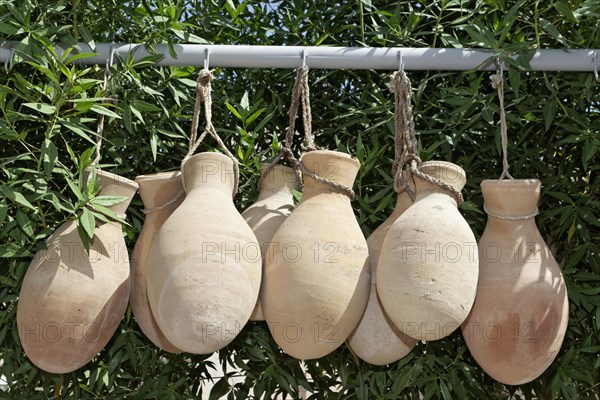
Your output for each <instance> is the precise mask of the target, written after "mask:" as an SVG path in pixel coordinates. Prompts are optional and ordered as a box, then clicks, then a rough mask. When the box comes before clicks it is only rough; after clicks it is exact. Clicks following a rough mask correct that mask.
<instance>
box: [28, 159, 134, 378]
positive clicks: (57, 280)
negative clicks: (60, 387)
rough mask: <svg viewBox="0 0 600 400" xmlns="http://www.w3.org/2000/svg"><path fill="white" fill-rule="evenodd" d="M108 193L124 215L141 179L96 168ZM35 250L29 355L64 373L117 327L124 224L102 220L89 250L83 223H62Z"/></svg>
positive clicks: (123, 283) (125, 288)
mask: <svg viewBox="0 0 600 400" xmlns="http://www.w3.org/2000/svg"><path fill="white" fill-rule="evenodd" d="M96 173H97V175H96V176H97V177H98V180H99V184H100V185H101V191H100V195H102V196H123V197H125V198H126V200H124V201H122V202H120V203H119V204H116V205H113V206H111V207H109V208H110V209H111V210H112V211H113V212H114V213H115V214H117V215H120V216H124V214H125V211H126V210H127V206H128V205H129V203H130V202H131V199H132V198H133V196H134V195H135V192H136V191H137V187H138V186H137V184H136V183H135V182H133V181H131V180H129V179H126V178H123V177H120V176H118V175H115V174H111V173H108V172H104V171H100V170H97V171H96ZM46 245H47V250H40V251H38V252H37V253H36V255H35V257H34V259H33V261H32V262H31V264H30V265H29V268H28V269H27V272H26V274H25V278H24V280H23V286H22V287H21V291H20V294H19V303H18V307H17V327H18V330H19V337H20V339H21V344H22V345H23V349H24V350H25V353H27V356H28V357H29V359H30V360H31V362H33V363H34V364H35V365H36V366H38V367H39V368H41V369H43V370H44V371H47V372H51V373H55V374H65V373H68V372H72V371H74V370H76V369H78V368H80V367H82V366H83V365H85V364H87V363H88V362H89V361H90V360H91V359H92V358H93V357H94V356H96V355H97V354H98V353H99V352H100V351H101V350H102V349H103V348H104V346H105V345H106V344H107V343H108V341H109V340H110V338H111V337H112V335H113V333H114V332H115V331H116V329H117V327H118V326H119V323H120V322H121V319H122V318H123V315H124V313H125V310H126V308H127V302H128V299H129V254H128V252H127V247H126V245H125V240H124V238H123V232H122V230H121V224H120V223H118V222H111V223H103V222H100V221H97V225H96V229H95V231H94V239H93V240H92V241H91V242H90V246H89V253H88V252H87V251H86V250H85V248H84V245H83V243H82V242H81V239H80V238H79V234H78V232H77V223H76V222H75V221H69V222H65V223H64V224H62V225H61V226H60V227H58V228H57V229H56V231H54V233H53V234H52V235H51V236H50V237H49V238H48V239H47V240H46Z"/></svg>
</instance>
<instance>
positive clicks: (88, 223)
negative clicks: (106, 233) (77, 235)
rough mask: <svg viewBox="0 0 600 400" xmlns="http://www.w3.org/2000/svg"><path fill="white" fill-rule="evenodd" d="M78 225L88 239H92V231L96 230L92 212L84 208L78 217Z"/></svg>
mask: <svg viewBox="0 0 600 400" xmlns="http://www.w3.org/2000/svg"><path fill="white" fill-rule="evenodd" d="M79 225H80V226H81V227H82V228H83V230H84V232H85V233H86V234H87V236H88V238H90V239H92V238H93V237H94V229H96V220H95V219H94V215H93V214H92V212H91V211H90V210H88V209H87V208H84V209H83V212H82V213H81V215H80V216H79Z"/></svg>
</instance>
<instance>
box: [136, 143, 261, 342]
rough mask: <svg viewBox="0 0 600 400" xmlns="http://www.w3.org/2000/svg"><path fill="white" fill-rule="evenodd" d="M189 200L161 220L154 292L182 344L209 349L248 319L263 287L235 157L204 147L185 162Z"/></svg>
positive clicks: (162, 317)
mask: <svg viewBox="0 0 600 400" xmlns="http://www.w3.org/2000/svg"><path fill="white" fill-rule="evenodd" d="M182 182H183V185H184V188H185V191H186V197H185V200H184V201H183V203H181V205H180V206H179V207H178V208H177V209H176V210H175V211H174V212H173V214H171V216H170V217H169V218H168V219H167V220H166V221H165V223H164V224H163V226H162V227H161V228H160V230H159V232H158V234H157V235H156V238H155V239H154V242H153V244H152V247H151V250H150V255H149V258H148V271H147V276H146V283H147V285H148V300H149V302H150V307H151V308H152V313H153V315H154V317H155V319H156V322H157V323H158V326H159V328H160V330H161V331H162V332H163V334H164V335H165V337H166V338H167V339H168V340H169V342H171V343H172V344H173V345H174V346H175V347H177V348H179V349H181V350H183V351H186V352H188V353H196V354H209V353H213V352H215V351H217V350H219V349H221V348H223V347H225V346H226V345H227V344H228V343H230V342H231V341H232V340H233V339H234V338H235V336H237V334H238V333H239V332H240V330H241V329H242V328H243V327H244V325H245V324H246V322H247V321H248V318H249V317H250V314H251V313H252V310H253V308H254V305H255V304H256V300H257V298H258V291H259V289H260V281H261V275H262V259H261V255H260V247H259V245H258V242H257V240H256V236H255V235H254V233H253V232H252V230H251V229H250V227H249V226H248V224H247V223H246V221H244V219H243V218H242V216H241V215H240V213H239V212H238V211H237V210H236V208H235V206H234V204H233V196H232V191H233V187H234V172H233V161H232V160H231V159H230V158H229V157H227V156H224V155H222V154H220V153H200V154H197V155H195V156H193V157H191V158H190V159H189V160H187V161H186V162H185V163H184V164H183V166H182Z"/></svg>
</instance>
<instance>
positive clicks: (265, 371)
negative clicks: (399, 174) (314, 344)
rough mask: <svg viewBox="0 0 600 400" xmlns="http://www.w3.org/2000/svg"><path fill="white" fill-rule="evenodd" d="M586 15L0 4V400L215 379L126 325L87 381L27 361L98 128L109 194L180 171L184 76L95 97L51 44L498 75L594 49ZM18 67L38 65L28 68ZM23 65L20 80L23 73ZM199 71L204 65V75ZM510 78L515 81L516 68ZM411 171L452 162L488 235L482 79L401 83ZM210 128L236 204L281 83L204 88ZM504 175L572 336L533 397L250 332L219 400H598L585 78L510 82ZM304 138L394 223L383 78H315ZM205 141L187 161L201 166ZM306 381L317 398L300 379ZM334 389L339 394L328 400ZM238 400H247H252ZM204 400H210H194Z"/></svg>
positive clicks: (434, 7)
mask: <svg viewBox="0 0 600 400" xmlns="http://www.w3.org/2000/svg"><path fill="white" fill-rule="evenodd" d="M599 17H600V2H599V1H597V0H586V1H582V0H570V1H566V0H554V1H532V0H522V1H504V0H471V1H466V0H465V1H460V0H455V1H449V0H435V1H414V0H411V1H402V2H384V1H373V2H371V1H369V0H362V1H348V2H315V1H308V0H306V1H305V0H290V1H285V2H283V1H278V2H258V1H246V2H240V1H237V0H228V1H222V0H213V1H199V0H142V1H125V0H90V1H82V0H71V1H67V0H57V1H54V0H52V1H50V0H2V1H1V2H0V37H2V38H4V39H7V40H18V41H20V45H19V47H18V51H17V52H16V54H15V60H14V63H13V65H12V66H9V67H11V68H10V71H9V72H7V73H5V72H2V73H0V111H1V118H0V140H1V146H0V181H1V187H0V224H1V225H0V283H1V288H0V311H1V313H0V360H2V361H3V365H2V366H0V375H4V376H5V377H6V380H7V383H8V389H7V390H8V391H7V392H2V391H0V398H14V399H17V398H29V399H46V398H106V399H108V398H111V399H113V398H114V399H121V398H128V399H152V398H161V399H184V398H186V399H187V398H197V397H198V396H199V393H200V392H201V391H202V389H203V385H204V384H205V383H206V382H207V380H208V379H210V376H211V374H212V373H214V369H212V365H210V363H206V362H205V361H204V360H205V359H206V357H205V356H196V355H189V354H183V355H172V354H166V353H163V352H161V351H159V350H157V349H156V348H155V347H154V346H152V345H151V343H150V342H149V341H148V340H147V339H146V338H145V337H144V336H143V335H142V333H141V332H140V330H139V328H138V327H137V325H136V322H135V319H134V318H133V316H132V315H131V313H130V312H128V313H127V314H126V316H125V318H124V319H123V321H122V324H121V326H120V328H119V330H118V332H117V333H116V334H115V335H114V337H113V339H112V340H111V342H110V343H109V344H108V346H107V347H106V348H105V349H104V350H103V351H102V352H101V353H100V354H99V355H98V357H96V358H95V359H94V360H93V361H92V362H90V363H89V364H88V365H87V366H86V367H84V368H82V369H81V370H78V371H76V372H75V373H71V374H66V375H63V376H57V375H51V374H47V373H45V372H43V371H40V370H38V369H36V368H35V367H34V366H33V365H32V364H30V363H29V362H28V361H27V358H26V357H25V355H24V353H23V350H22V348H21V345H20V343H19V339H18V335H17V328H16V304H17V301H18V291H19V287H20V285H21V281H22V278H23V275H24V273H25V270H26V268H27V266H28V264H29V262H30V260H31V257H32V254H33V253H34V252H35V249H36V248H37V247H36V246H38V245H39V243H40V242H42V241H43V239H45V238H46V237H47V236H48V235H50V234H51V233H52V231H53V229H55V228H56V227H57V226H58V225H59V224H61V223H62V222H63V221H65V220H67V219H72V218H76V217H77V215H78V213H80V212H81V210H82V207H83V205H84V203H82V201H81V200H80V199H78V198H77V196H76V195H75V193H74V192H73V190H72V189H71V187H70V186H69V181H72V182H76V180H77V178H78V170H80V169H81V166H82V165H85V164H86V163H87V162H89V157H90V150H89V149H91V148H92V147H93V141H94V139H95V138H94V132H95V126H96V120H97V117H98V115H99V114H105V115H107V116H108V118H107V126H106V129H105V134H106V141H105V144H104V147H103V162H104V163H107V164H111V165H110V166H107V167H106V168H107V169H111V170H112V171H114V172H116V173H118V174H121V175H123V176H126V177H129V178H132V179H133V178H134V177H135V176H136V175H141V174H147V173H152V172H156V171H165V170H174V169H177V168H178V165H179V163H180V160H181V158H182V157H183V155H184V154H185V150H186V143H187V139H186V137H187V133H188V130H189V126H190V120H191V111H192V107H193V96H194V91H193V86H194V80H195V78H196V73H197V72H198V69H197V68H183V67H177V68H174V67H173V68H168V67H156V66H154V65H153V62H154V61H156V59H158V57H154V58H150V59H148V60H143V61H139V62H133V61H132V60H120V62H118V63H117V64H115V65H114V66H113V67H112V74H113V78H112V80H111V82H110V85H109V89H110V93H111V94H113V95H116V96H118V101H117V103H116V105H113V104H110V103H109V102H107V101H106V99H104V98H103V96H102V91H101V83H102V82H101V80H102V73H103V68H101V67H86V66H81V65H76V64H74V63H70V62H69V60H67V58H68V57H66V58H65V57H59V56H57V55H56V53H55V52H54V50H53V46H52V43H54V42H58V41H60V42H65V43H68V44H71V45H74V44H75V43H76V42H77V41H83V42H88V43H90V44H91V45H93V44H94V43H95V42H138V43H144V44H147V45H148V46H150V47H152V46H153V45H155V44H157V43H163V42H168V43H171V44H173V43H186V42H187V43H216V44H266V45H283V44H285V45H340V46H406V47H479V48H486V49H490V50H493V51H494V53H495V54H496V55H500V56H503V55H506V54H507V52H517V53H518V54H521V55H522V57H521V58H520V62H519V64H520V65H521V66H523V65H526V62H527V55H528V54H529V53H528V50H530V49H535V48H600V24H599V23H598V21H599ZM27 55H31V56H33V57H32V58H29V59H28V58H27ZM27 60H29V61H27ZM199 64H201V62H199ZM513 64H514V63H513ZM409 72H410V73H409V75H410V77H411V79H412V82H413V88H414V96H413V103H414V112H415V120H416V126H417V130H418V135H419V144H420V151H421V156H422V158H423V160H427V159H431V158H436V159H441V160H449V161H453V162H455V163H457V164H459V165H461V166H462V167H463V168H464V169H465V170H466V172H467V176H468V184H467V187H466V188H465V190H464V192H463V193H464V195H465V199H466V202H465V204H464V205H463V206H462V207H461V211H462V213H463V215H465V217H466V218H467V220H468V221H469V223H470V224H471V227H472V228H473V230H474V231H475V233H476V235H477V236H479V235H480V234H481V233H482V231H483V228H484V225H485V214H484V213H483V211H482V198H481V192H480V189H479V183H480V181H481V180H482V179H485V178H496V177H498V176H499V175H500V169H501V162H500V161H499V160H500V155H499V149H500V139H499V127H498V113H497V111H498V109H497V108H498V106H497V104H498V99H497V96H496V94H495V90H493V89H492V88H491V86H490V81H489V76H490V73H489V72H474V71H470V72H445V71H441V72H439V71H423V72H416V71H409ZM216 73H217V75H218V79H217V80H216V81H215V82H214V84H213V88H214V93H213V96H214V120H215V123H216V125H217V127H218V129H219V131H220V133H221V134H222V135H224V136H225V137H226V138H227V143H228V144H229V145H230V146H231V148H233V149H234V150H236V151H237V155H238V156H239V158H240V160H241V163H242V170H241V173H242V182H241V187H240V190H239V193H238V195H237V196H236V198H235V201H236V204H237V205H238V206H239V209H240V210H242V209H244V207H246V206H247V205H248V204H249V203H251V202H252V201H253V199H254V198H255V196H256V190H255V186H256V182H257V179H258V169H259V164H260V162H261V161H264V160H266V159H269V158H270V157H271V156H272V155H273V154H274V148H276V147H277V138H279V139H280V140H281V138H282V137H283V133H284V132H285V127H286V124H287V115H286V113H287V106H288V99H289V94H290V91H291V86H292V79H293V76H294V73H293V71H290V70H252V69H247V70H243V69H237V70H233V69H218V70H217V71H216ZM507 75H508V81H507V87H506V107H507V113H508V115H507V118H508V124H509V161H510V164H511V165H512V169H511V172H512V173H513V175H514V176H516V177H519V178H526V177H527V178H530V177H531V178H533V177H536V178H538V179H540V180H541V181H542V184H543V189H542V196H541V200H540V204H539V206H540V215H539V216H538V217H537V223H538V226H539V228H540V231H541V232H542V234H543V236H544V237H545V239H546V241H547V242H548V243H549V245H550V246H551V248H552V250H553V252H554V254H555V256H556V258H557V261H558V262H559V264H560V265H561V268H562V269H563V272H564V275H565V279H566V282H567V285H568V290H569V299H570V310H571V311H570V321H569V327H568V332H567V336H566V339H565V341H564V344H563V347H562V349H561V352H560V354H559V355H558V357H557V358H556V360H555V362H554V363H553V364H552V366H551V367H550V368H549V369H548V370H547V371H546V372H545V373H544V374H543V375H542V376H541V377H540V378H539V379H538V380H536V381H534V382H532V383H531V384H527V385H523V386H522V387H504V386H503V385H501V384H499V383H496V382H495V381H493V380H492V379H491V378H489V377H488V376H487V375H486V374H485V373H484V372H483V371H482V370H481V369H480V368H479V367H478V366H477V364H476V363H475V362H474V360H473V359H472V358H471V356H470V354H469V352H468V350H467V349H466V347H465V345H464V342H463V339H462V337H461V335H460V333H458V332H455V333H454V334H453V335H451V336H450V337H448V338H447V339H444V340H441V341H436V342H431V343H427V344H422V343H421V344H419V345H418V346H417V347H416V348H415V349H414V350H413V351H412V353H411V354H410V355H409V356H407V357H405V358H404V359H402V360H400V361H399V362H397V363H395V364H393V365H390V366H387V367H374V366H371V365H369V364H366V363H364V362H361V361H359V360H358V359H356V358H355V357H354V356H353V355H352V353H351V352H350V350H349V349H348V348H347V346H345V345H344V346H342V347H341V348H340V349H338V350H337V351H336V352H334V353H333V354H331V355H329V356H327V357H324V358H322V359H319V360H314V361H309V362H306V363H305V364H304V366H301V364H300V363H299V362H298V361H297V360H294V359H292V358H290V357H288V356H286V355H285V354H282V352H281V351H280V350H279V349H278V348H277V347H276V345H275V344H274V342H273V340H272V339H271V338H270V336H269V333H268V330H267V328H266V325H265V324H264V323H249V324H248V325H247V326H246V327H245V329H244V330H243V331H242V333H241V334H240V335H239V336H238V338H237V339H236V340H235V341H234V343H233V344H231V345H230V346H228V347H227V348H226V349H224V350H223V351H221V352H220V354H219V357H220V361H221V362H222V363H223V364H224V366H225V371H226V372H227V373H232V372H231V370H232V368H231V367H232V366H236V367H237V368H241V369H242V370H243V371H245V373H246V378H245V380H244V381H243V382H241V383H238V384H236V385H235V386H233V387H230V386H229V384H228V383H227V379H226V378H224V379H221V380H219V381H218V382H216V385H215V387H214V389H213V392H212V393H211V395H212V396H214V398H216V397H217V396H218V395H223V394H227V393H228V397H229V398H247V397H249V396H252V395H254V396H256V397H265V396H266V397H270V396H271V394H273V393H275V392H279V393H283V394H287V395H289V396H291V397H293V398H294V397H298V396H299V386H300V385H302V386H304V387H305V388H307V389H309V390H310V391H312V392H314V393H315V394H314V398H332V399H335V398H358V399H367V398H378V399H395V398H413V399H414V398H419V394H423V395H424V397H425V399H428V398H444V399H450V398H509V397H511V396H512V395H513V394H514V393H515V391H517V390H519V391H520V393H522V396H524V397H526V398H533V397H535V398H544V399H550V398H568V399H578V398H581V399H584V398H597V396H598V391H599V385H600V358H599V357H598V353H599V351H600V296H599V294H600V256H599V243H600V241H599V236H600V235H599V232H600V230H599V227H600V223H599V222H598V218H599V217H600V199H599V198H598V186H599V180H598V170H599V168H600V166H599V163H598V147H599V146H600V115H599V109H598V104H599V103H600V91H599V90H598V89H599V86H600V84H598V83H597V82H595V81H594V77H593V74H591V73H542V72H524V71H519V68H518V65H512V67H511V69H510V71H508V73H507ZM310 79H311V84H312V89H311V90H312V92H311V101H312V104H313V111H314V113H313V127H314V129H315V131H316V133H317V139H316V140H317V143H318V144H319V145H320V146H324V147H329V148H332V149H339V150H342V151H346V152H349V153H352V154H354V155H355V156H357V157H358V158H359V159H360V161H361V163H362V168H361V170H360V173H359V177H358V179H357V183H356V185H355V189H356V191H357V199H356V200H355V201H354V202H353V206H354V209H355V212H356V216H357V218H358V220H359V222H360V224H361V226H362V228H363V230H364V232H365V234H367V235H368V234H369V233H370V232H371V231H372V230H373V229H374V228H375V227H376V226H377V225H378V224H379V223H380V222H381V221H382V220H383V219H385V218H386V216H387V215H388V214H389V212H390V211H391V209H392V207H393V203H394V193H393V190H392V179H391V177H390V170H391V160H392V157H393V139H392V138H393V123H392V112H393V95H392V94H391V92H390V90H389V87H388V82H389V72H388V71H325V70H314V71H312V72H311V74H310ZM212 145H213V143H210V141H207V144H203V146H201V149H200V150H207V149H210V148H211V147H210V146H212ZM141 209H142V204H141V201H140V200H139V198H136V199H135V200H134V202H133V203H132V205H131V206H130V208H129V214H128V220H129V222H130V226H128V227H126V228H125V233H126V238H127V240H128V245H129V246H130V249H131V248H132V247H133V244H134V243H135V240H136V237H137V235H138V233H139V231H140V228H141V226H142V223H143V214H142V213H141ZM302 368H304V370H307V371H308V372H309V373H310V374H311V376H312V377H313V379H312V380H311V381H310V382H308V381H306V380H305V379H304V378H303V377H304V375H303V373H302V372H301V371H302ZM339 385H341V386H342V390H341V391H338V390H339ZM251 389H253V392H252V391H251ZM204 394H206V393H204Z"/></svg>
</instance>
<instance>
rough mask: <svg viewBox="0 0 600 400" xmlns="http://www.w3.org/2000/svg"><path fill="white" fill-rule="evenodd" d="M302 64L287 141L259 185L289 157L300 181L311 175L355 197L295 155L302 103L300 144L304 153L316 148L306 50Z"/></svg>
mask: <svg viewBox="0 0 600 400" xmlns="http://www.w3.org/2000/svg"><path fill="white" fill-rule="evenodd" d="M301 56H302V65H301V66H300V68H298V69H297V70H296V79H295V80H294V87H293V89H292V98H291V100H290V109H289V112H288V115H289V122H288V128H287V131H286V134H285V141H284V143H283V144H282V146H281V148H280V149H279V153H278V154H277V156H276V157H275V158H274V159H273V161H271V163H269V164H268V165H267V168H266V169H265V171H264V172H263V173H262V176H261V177H260V180H259V181H258V187H259V188H260V187H261V186H262V182H263V180H264V179H265V177H266V176H267V174H268V172H269V171H270V170H271V169H272V168H273V167H274V166H275V165H276V164H277V163H278V162H279V161H280V160H282V159H284V158H285V159H287V160H288V161H289V162H290V164H292V168H294V171H295V173H296V177H297V179H298V181H299V182H302V180H301V176H300V173H302V175H306V176H310V177H311V178H313V179H314V180H315V181H317V182H319V183H324V184H326V185H329V186H330V187H331V188H332V189H334V190H335V191H337V192H340V193H342V194H345V195H346V196H348V197H349V198H351V199H353V198H354V191H353V190H352V188H349V187H347V186H346V185H342V184H340V183H338V182H334V181H332V180H330V179H327V178H323V177H321V176H319V175H317V174H315V173H314V172H312V171H309V170H308V169H307V168H306V167H305V166H304V164H303V163H302V161H300V160H299V159H298V158H296V157H295V156H294V152H293V151H292V143H293V141H294V135H295V134H296V118H297V116H298V110H299V108H300V104H302V125H303V127H304V137H303V140H302V144H301V146H300V148H301V150H302V152H303V153H308V152H310V151H313V150H316V149H317V147H316V146H315V140H314V136H313V132H312V112H311V107H310V85H309V83H308V71H309V69H308V66H307V65H306V58H307V56H308V54H307V52H306V51H302V53H301Z"/></svg>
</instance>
